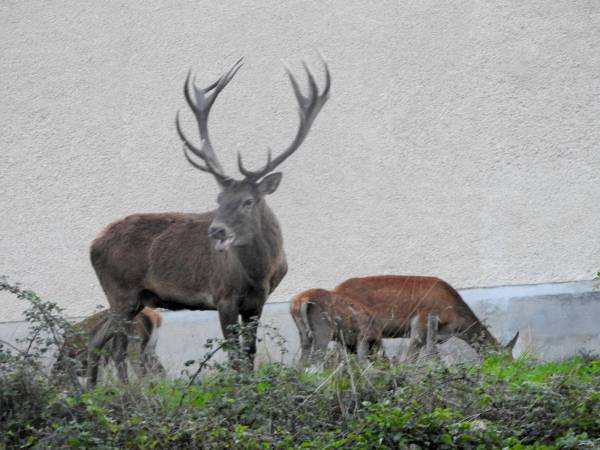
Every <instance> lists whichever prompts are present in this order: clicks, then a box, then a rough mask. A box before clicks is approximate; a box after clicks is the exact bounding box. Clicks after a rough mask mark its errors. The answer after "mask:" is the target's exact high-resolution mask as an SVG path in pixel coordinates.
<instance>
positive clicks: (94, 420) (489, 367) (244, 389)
mask: <svg viewBox="0 0 600 450" xmlns="http://www.w3.org/2000/svg"><path fill="white" fill-rule="evenodd" d="M3 286H8V284H7V283H5V284H4V285H3ZM0 289H2V286H0ZM20 292H21V291H20ZM21 298H23V299H24V300H26V301H27V300H30V299H32V298H33V300H34V301H33V302H32V305H33V307H35V308H37V310H38V311H51V312H52V314H50V315H48V314H41V313H40V314H37V315H36V314H33V315H29V316H28V318H29V320H30V321H31V322H32V330H34V331H33V332H34V333H35V332H36V331H35V330H40V331H38V332H37V335H38V336H42V335H44V336H49V334H48V329H47V327H48V326H52V327H55V328H56V326H57V324H62V322H61V320H62V319H61V318H60V317H59V315H58V312H57V310H56V309H55V308H53V307H50V306H49V305H46V304H45V303H44V302H42V301H41V300H40V299H39V298H37V296H35V297H30V296H22V297H21ZM48 320H49V321H50V322H52V324H50V325H49V324H48V323H46V324H45V325H44V324H43V322H44V321H48ZM36 326H37V327H38V328H36ZM40 327H41V328H40ZM44 327H46V328H44ZM60 327H62V325H60ZM60 327H59V328H60ZM65 327H66V325H65ZM59 328H56V329H57V330H58V329H59ZM60 329H62V328H60ZM59 341H60V338H59V336H57V337H56V340H54V337H51V339H49V341H46V340H42V341H40V342H39V345H37V344H36V345H32V346H31V348H37V349H40V351H37V350H31V348H28V350H27V352H24V351H23V350H17V349H14V348H8V347H7V346H5V347H3V348H2V350H1V351H0V448H2V446H5V447H6V448H28V447H29V448H101V449H113V448H115V449H116V448H143V449H152V448H156V449H162V448H184V449H185V448H190V449H192V448H193V449H197V448H235V449H266V448H276V449H277V448H280V449H283V448H286V449H287V448H307V449H317V448H318V449H321V448H325V449H334V448H335V449H350V448H353V449H354V448H358V449H371V448H372V449H375V448H377V449H379V448H412V449H419V448H420V449H426V448H436V449H488V448H510V449H534V448H545V449H550V448H556V449H575V448H577V449H585V448H589V449H591V448H598V447H599V446H600V390H599V389H598V386H600V359H598V358H596V357H592V356H590V355H587V356H583V355H582V356H579V357H575V358H571V359H568V360H565V361H561V362H550V363H539V362H536V361H535V360H534V359H532V358H520V359H517V360H515V361H508V360H507V359H505V358H503V357H502V356H501V355H489V356H487V357H486V358H485V360H484V362H483V363H482V364H481V365H479V366H467V365H465V366H461V365H457V366H452V367H443V366H440V365H438V364H434V363H432V362H428V363H426V364H422V365H402V364H400V365H391V364H390V363H388V362H386V361H381V360H377V361H374V362H373V363H371V364H370V365H369V366H367V367H365V366H361V365H360V364H358V362H357V361H356V360H355V359H354V358H353V357H352V356H350V355H343V357H342V358H340V361H341V362H340V363H339V364H338V365H337V366H336V367H334V368H332V369H330V370H325V371H322V372H317V373H309V372H305V371H302V370H299V369H297V368H293V367H287V366H284V365H281V364H273V363H271V364H264V365H261V366H260V367H259V368H258V369H257V370H256V371H254V372H250V371H236V370H231V369H230V368H229V367H228V366H227V365H219V364H216V363H211V362H210V355H211V354H212V352H214V350H215V349H216V348H217V347H218V346H220V345H222V343H219V342H218V341H217V342H213V343H211V344H210V345H209V348H207V358H205V359H204V360H202V361H200V362H196V363H194V364H196V365H190V369H196V374H194V376H193V377H191V378H187V379H186V378H183V377H182V378H179V379H176V380H166V379H163V380H159V381H150V382H140V383H137V384H130V385H127V386H123V385H108V386H99V387H97V388H95V389H92V390H84V389H82V388H81V387H80V386H79V384H76V383H74V382H72V380H71V379H70V378H69V376H68V375H65V376H53V377H49V376H48V375H47V373H46V370H45V363H44V358H45V355H46V354H48V353H49V350H48V349H46V350H44V351H41V349H43V348H45V346H46V344H47V343H48V346H51V345H55V344H58V343H59ZM208 366H210V368H209V369H208ZM197 374H199V375H198V376H195V375H197Z"/></svg>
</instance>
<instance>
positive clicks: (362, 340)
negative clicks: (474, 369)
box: [290, 276, 519, 363]
mask: <svg viewBox="0 0 600 450" xmlns="http://www.w3.org/2000/svg"><path fill="white" fill-rule="evenodd" d="M290 312H291V314H292V317H293V319H294V321H295V323H296V326H297V327H298V331H299V334H300V341H301V347H302V354H301V358H300V361H301V362H302V363H306V362H307V361H309V360H311V359H314V358H313V357H314V356H316V355H317V354H319V353H322V352H324V351H325V349H326V348H327V345H328V343H329V342H330V341H336V342H338V343H340V344H342V345H344V346H345V347H346V348H347V349H348V350H349V351H351V352H353V353H357V354H358V356H359V358H361V359H364V358H366V357H367V356H369V355H370V354H372V353H373V351H374V349H376V348H379V347H380V346H381V339H383V338H399V337H409V338H410V343H409V348H408V354H407V359H412V358H414V357H415V356H416V355H417V354H418V352H419V351H420V349H421V348H422V347H423V346H424V345H425V344H426V339H427V322H428V317H429V316H430V315H432V316H435V317H436V319H437V333H436V340H437V342H439V341H444V340H447V339H448V338H450V337H451V336H456V337H458V338H460V339H462V340H464V341H466V342H467V343H468V344H470V345H471V346H472V347H473V348H474V349H475V350H476V351H478V352H481V350H482V349H484V348H489V349H501V348H505V349H507V350H510V351H512V348H513V347H514V345H515V343H516V341H517V339H518V336H519V333H518V332H517V333H516V335H515V336H514V337H513V339H511V341H510V342H509V343H508V344H507V345H506V346H504V347H502V346H501V345H500V343H499V342H498V341H497V340H496V339H495V338H494V337H493V336H492V334H491V333H490V332H489V330H488V329H487V328H486V327H485V325H483V324H482V323H481V322H480V321H479V319H478V318H477V316H476V315H475V314H474V313H473V311H472V310H471V309H470V308H469V306H468V305H467V304H466V303H465V302H464V300H463V299H462V297H461V296H460V294H459V293H458V292H457V291H456V290H455V289H454V288H452V286H450V285H449V284H448V283H446V282H445V281H443V280H441V279H439V278H434V277H414V276H373V277H364V278H352V279H349V280H347V281H345V282H343V283H341V284H339V285H338V286H337V287H336V288H335V289H334V290H333V291H327V290H324V289H310V290H308V291H304V292H302V293H300V294H298V295H297V296H295V297H294V299H293V300H292V305H291V311H290Z"/></svg>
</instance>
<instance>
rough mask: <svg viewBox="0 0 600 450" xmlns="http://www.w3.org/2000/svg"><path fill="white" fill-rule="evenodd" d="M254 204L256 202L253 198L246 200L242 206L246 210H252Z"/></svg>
mask: <svg viewBox="0 0 600 450" xmlns="http://www.w3.org/2000/svg"><path fill="white" fill-rule="evenodd" d="M253 203H254V200H252V199H251V198H247V199H246V200H244V202H243V203H242V206H243V207H244V208H250V207H251V206H252V204H253Z"/></svg>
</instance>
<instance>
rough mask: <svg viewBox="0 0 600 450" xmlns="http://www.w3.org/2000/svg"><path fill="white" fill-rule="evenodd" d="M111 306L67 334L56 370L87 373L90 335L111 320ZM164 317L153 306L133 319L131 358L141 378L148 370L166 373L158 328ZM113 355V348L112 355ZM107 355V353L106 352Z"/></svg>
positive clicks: (79, 323)
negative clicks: (158, 353) (158, 344)
mask: <svg viewBox="0 0 600 450" xmlns="http://www.w3.org/2000/svg"><path fill="white" fill-rule="evenodd" d="M109 313H110V311H109V310H108V309H105V310H102V311H98V312H97V313H95V314H93V315H91V316H90V317H88V318H86V319H84V320H82V321H81V322H78V323H76V324H74V325H73V329H72V333H69V334H68V335H67V336H65V338H64V341H63V344H62V348H61V349H60V351H59V355H58V359H57V360H56V362H55V364H54V370H55V371H64V370H70V368H73V369H74V370H75V371H76V372H75V373H76V375H78V376H85V375H86V373H87V363H88V342H89V340H90V337H91V336H93V335H94V333H95V332H96V331H97V330H98V329H99V328H100V327H102V326H103V325H104V323H105V322H106V321H107V320H108V319H109ZM161 324H162V317H161V315H160V313H158V311H155V310H153V309H152V308H144V309H142V310H141V311H140V313H139V314H138V315H137V316H135V318H134V319H133V323H132V327H131V330H130V331H131V333H132V337H133V339H134V343H135V347H136V353H137V354H136V356H137V358H130V361H131V362H132V365H133V368H134V369H135V370H136V373H137V375H138V377H142V376H144V375H146V374H147V373H157V374H164V373H165V369H164V367H163V366H162V364H161V363H160V361H159V360H158V357H157V356H156V341H157V331H158V329H159V328H160V326H161ZM112 354H114V349H113V351H112V352H111V355H112ZM107 356H108V355H107Z"/></svg>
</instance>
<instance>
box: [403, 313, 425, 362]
mask: <svg viewBox="0 0 600 450" xmlns="http://www.w3.org/2000/svg"><path fill="white" fill-rule="evenodd" d="M426 336H427V328H426V326H424V324H423V321H422V320H421V318H420V317H419V316H415V317H414V318H413V319H412V321H411V324H410V341H409V344H408V352H407V353H406V361H408V362H414V361H415V360H416V359H417V356H418V355H419V351H420V350H421V348H422V347H423V345H425V339H426Z"/></svg>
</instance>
